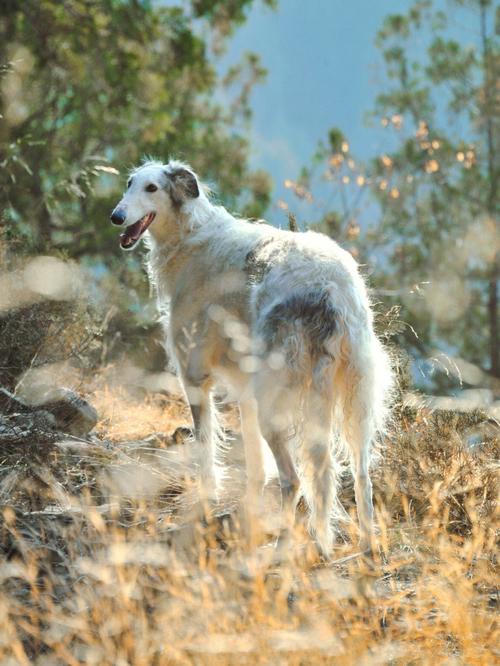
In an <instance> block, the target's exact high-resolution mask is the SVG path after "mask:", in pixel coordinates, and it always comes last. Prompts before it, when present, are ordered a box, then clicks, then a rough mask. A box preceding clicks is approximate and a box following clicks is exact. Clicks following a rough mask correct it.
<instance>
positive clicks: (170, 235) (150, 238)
mask: <svg viewBox="0 0 500 666" xmlns="http://www.w3.org/2000/svg"><path fill="white" fill-rule="evenodd" d="M196 203H197V205H196V206H194V205H193V206H189V205H187V206H185V207H183V209H182V210H181V211H179V217H178V218H177V220H176V221H175V222H174V224H172V225H168V227H167V225H165V226H164V227H163V228H160V229H158V228H157V229H156V230H154V227H152V228H151V229H150V230H149V233H148V234H147V235H145V241H146V245H147V247H148V249H149V255H148V273H149V277H150V280H151V282H152V283H153V284H154V285H156V288H157V291H158V298H159V299H160V301H164V302H165V301H167V300H168V299H169V298H170V295H171V294H172V292H173V290H174V285H175V280H176V276H177V275H178V274H179V272H180V271H181V268H182V266H183V264H184V263H185V261H187V258H188V256H189V252H186V251H185V250H186V248H187V245H192V244H193V243H194V244H200V245H202V244H203V243H204V242H208V241H207V239H203V238H198V237H199V236H203V235H204V234H203V233H202V234H200V233H199V232H200V231H202V230H206V229H207V227H208V226H209V224H210V221H211V220H212V218H213V217H214V216H215V215H216V213H217V208H216V207H215V206H213V205H212V204H211V203H210V202H209V201H208V200H206V199H205V200H203V201H200V202H198V201H197V202H196ZM161 292H163V293H161Z"/></svg>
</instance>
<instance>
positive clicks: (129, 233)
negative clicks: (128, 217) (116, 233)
mask: <svg viewBox="0 0 500 666" xmlns="http://www.w3.org/2000/svg"><path fill="white" fill-rule="evenodd" d="M142 223H143V220H142V219H141V220H139V221H138V222H136V223H135V224H132V225H130V227H127V229H126V230H125V231H124V232H123V233H122V234H120V242H121V244H122V245H124V246H125V247H129V246H130V245H132V244H133V243H135V242H137V240H139V237H140V235H141V231H142Z"/></svg>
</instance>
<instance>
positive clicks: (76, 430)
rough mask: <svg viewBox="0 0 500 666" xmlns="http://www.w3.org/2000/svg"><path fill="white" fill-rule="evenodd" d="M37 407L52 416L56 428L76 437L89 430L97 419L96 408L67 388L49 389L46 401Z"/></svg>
mask: <svg viewBox="0 0 500 666" xmlns="http://www.w3.org/2000/svg"><path fill="white" fill-rule="evenodd" d="M38 408H43V409H44V410H45V411H47V412H50V413H51V414H52V415H53V416H54V418H55V420H56V423H57V428H58V430H61V431H62V432H65V433H67V434H68V435H75V436H76V437H83V436H84V435H86V434H87V433H88V432H90V431H91V430H92V429H93V428H94V427H95V426H96V424H97V420H98V415H97V411H96V409H95V408H94V407H93V406H92V405H91V404H90V403H89V402H87V401H86V400H84V399H83V398H81V397H80V396H79V395H78V394H77V393H75V392H74V391H71V390H70V389H67V388H60V389H56V390H53V391H51V392H50V394H49V399H48V400H47V402H43V403H42V404H40V405H38Z"/></svg>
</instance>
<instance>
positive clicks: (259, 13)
mask: <svg viewBox="0 0 500 666" xmlns="http://www.w3.org/2000/svg"><path fill="white" fill-rule="evenodd" d="M411 4H412V3H411V2H410V1H409V0H371V1H368V0H353V1H352V2H345V0H344V1H343V0H309V1H307V0H281V1H280V2H279V3H278V7H277V9H276V10H271V9H269V8H266V7H265V6H263V4H262V3H261V2H256V3H255V4H254V5H253V7H252V9H251V11H250V12H249V15H248V20H247V22H246V23H245V24H244V25H243V26H242V27H240V28H239V29H238V30H237V32H236V33H235V35H234V37H233V38H232V39H231V41H230V43H229V46H228V51H227V54H226V56H225V58H224V59H223V60H222V62H221V64H220V68H221V71H224V69H225V68H226V67H227V66H228V65H229V64H233V63H234V62H237V61H238V60H239V59H240V58H241V56H242V55H243V54H244V53H245V52H246V51H254V52H256V53H258V54H259V55H260V57H261V61H262V64H263V65H264V66H265V67H266V68H267V70H268V75H267V78H266V81H265V82H264V83H262V84H260V85H258V86H256V88H255V90H254V92H253V94H252V109H253V114H254V115H253V120H252V125H251V149H252V151H251V164H252V167H254V168H262V169H265V170H266V171H268V172H270V173H271V175H272V177H273V179H274V181H275V190H274V197H273V200H274V201H276V200H277V199H278V198H284V199H287V200H290V198H289V196H287V195H288V192H287V191H286V190H285V188H284V187H283V184H282V183H283V181H284V179H285V178H296V177H297V175H298V172H299V170H300V168H301V167H302V166H304V165H308V164H310V161H311V157H312V155H313V153H314V151H315V149H316V146H317V143H318V141H319V140H320V139H325V138H326V136H327V133H328V130H329V129H330V128H331V127H333V126H338V127H340V128H342V130H343V131H344V133H345V134H346V135H347V136H348V138H349V141H350V144H351V148H352V151H353V153H354V154H355V155H357V156H358V157H360V158H365V157H368V156H370V155H373V154H374V153H376V152H377V151H380V150H381V149H382V148H383V142H384V137H383V136H382V132H381V131H380V130H379V129H375V128H373V127H372V128H369V127H367V126H366V123H365V121H364V116H365V114H366V112H367V111H368V110H370V108H372V107H373V102H374V99H375V96H376V94H377V92H378V91H380V84H381V83H382V67H381V59H380V56H379V54H378V52H377V50H376V48H375V45H374V40H375V35H376V32H377V30H378V29H379V27H380V26H381V24H382V21H383V19H384V17H385V16H386V15H387V14H390V13H397V12H404V11H405V10H406V8H407V7H409V6H410V5H411ZM268 217H270V218H271V219H272V220H273V221H274V222H275V223H280V222H282V223H284V222H285V220H284V214H283V213H282V212H281V211H279V210H277V209H276V208H275V207H272V209H271V210H270V211H269V214H268Z"/></svg>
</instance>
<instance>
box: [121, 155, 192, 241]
mask: <svg viewBox="0 0 500 666" xmlns="http://www.w3.org/2000/svg"><path fill="white" fill-rule="evenodd" d="M199 196H200V186H199V184H198V179H197V177H196V174H195V173H194V172H193V171H192V170H191V169H190V168H189V167H188V166H187V165H185V164H182V163H181V162H176V161H172V162H169V163H168V164H161V163H160V162H147V163H146V164H143V165H142V166H140V167H138V168H137V169H135V170H134V171H132V173H131V174H130V177H129V179H128V182H127V190H126V192H125V194H124V195H123V197H122V199H121V201H120V203H119V204H118V205H117V206H116V208H115V209H114V210H113V212H112V213H111V222H112V223H113V224H115V225H117V226H121V227H123V228H124V231H123V233H122V234H120V246H121V248H122V249H124V250H131V249H132V248H133V247H135V245H136V244H137V242H138V240H139V239H140V238H141V237H142V235H143V234H144V233H145V232H146V231H147V230H148V229H149V228H150V227H151V229H150V231H151V233H152V235H153V236H157V237H159V238H162V240H164V239H165V236H168V228H169V225H170V224H171V223H172V222H176V221H177V219H178V218H179V213H180V212H181V209H182V207H183V205H184V204H185V203H186V202H188V201H190V200H192V199H196V198H198V197H199ZM151 225H152V226H151Z"/></svg>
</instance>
